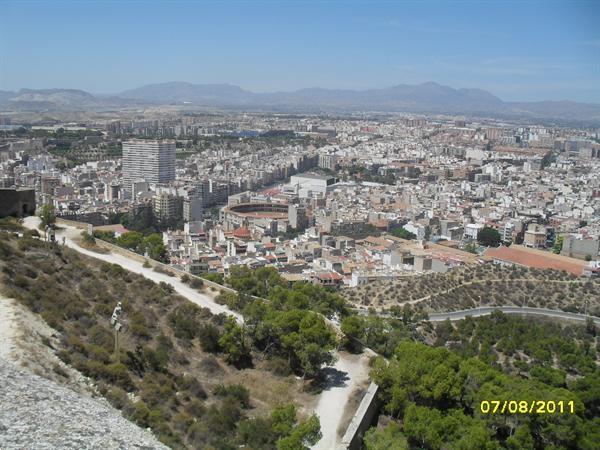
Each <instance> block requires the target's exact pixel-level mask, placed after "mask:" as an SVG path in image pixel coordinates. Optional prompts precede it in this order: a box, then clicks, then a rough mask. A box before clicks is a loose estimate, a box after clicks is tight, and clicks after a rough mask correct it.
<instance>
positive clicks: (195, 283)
mask: <svg viewBox="0 0 600 450" xmlns="http://www.w3.org/2000/svg"><path fill="white" fill-rule="evenodd" d="M190 286H191V287H193V288H194V289H201V288H203V287H204V282H203V281H202V280H201V279H200V278H196V277H194V278H192V279H191V280H190Z"/></svg>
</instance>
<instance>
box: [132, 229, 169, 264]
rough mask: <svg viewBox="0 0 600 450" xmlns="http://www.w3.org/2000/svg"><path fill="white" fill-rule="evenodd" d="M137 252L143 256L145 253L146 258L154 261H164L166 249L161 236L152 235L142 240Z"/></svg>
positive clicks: (157, 234) (158, 234)
mask: <svg viewBox="0 0 600 450" xmlns="http://www.w3.org/2000/svg"><path fill="white" fill-rule="evenodd" d="M138 251H139V252H140V253H144V254H145V253H146V252H147V253H148V256H150V258H152V259H154V260H156V261H164V259H165V256H166V254H167V249H166V248H165V245H164V244H163V239H162V234H160V233H153V234H151V235H150V236H146V237H145V238H143V239H142V241H141V242H140V244H139V249H138Z"/></svg>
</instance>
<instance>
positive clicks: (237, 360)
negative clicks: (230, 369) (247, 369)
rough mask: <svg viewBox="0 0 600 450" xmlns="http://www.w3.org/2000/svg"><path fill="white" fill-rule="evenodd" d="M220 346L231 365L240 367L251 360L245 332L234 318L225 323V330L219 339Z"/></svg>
mask: <svg viewBox="0 0 600 450" xmlns="http://www.w3.org/2000/svg"><path fill="white" fill-rule="evenodd" d="M219 346H220V347H221V349H222V350H223V352H225V354H226V359H227V362H229V363H230V364H233V365H236V366H239V365H241V364H243V363H246V362H248V360H249V359H250V350H249V348H248V345H247V344H246V338H245V336H244V330H243V328H242V327H240V326H239V325H238V324H237V323H236V321H235V319H233V318H232V317H229V318H228V319H227V322H225V330H224V332H223V334H222V335H221V337H220V338H219Z"/></svg>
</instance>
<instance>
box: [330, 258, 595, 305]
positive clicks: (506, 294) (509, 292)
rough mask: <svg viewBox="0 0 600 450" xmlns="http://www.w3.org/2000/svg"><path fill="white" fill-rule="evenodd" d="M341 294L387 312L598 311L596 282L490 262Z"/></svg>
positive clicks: (357, 302)
mask: <svg viewBox="0 0 600 450" xmlns="http://www.w3.org/2000/svg"><path fill="white" fill-rule="evenodd" d="M341 293H342V296H343V297H344V298H345V299H346V300H347V301H348V302H350V303H352V304H353V305H354V306H356V307H358V308H375V309H376V310H387V309H389V308H390V307H392V306H402V305H404V304H406V303H412V304H414V305H415V306H416V307H417V308H418V309H422V310H424V311H426V312H439V311H452V310H459V309H468V308H474V307H477V306H479V304H480V303H481V305H484V306H486V305H489V306H531V307H542V308H549V309H559V310H564V311H570V312H583V310H584V308H585V305H586V303H587V307H588V311H589V312H590V313H591V314H594V315H600V280H598V279H588V278H582V277H579V278H578V277H575V276H573V275H571V274H569V273H567V272H560V271H555V270H539V269H527V268H503V267H500V266H495V265H486V266H480V267H460V268H456V269H453V270H451V271H449V272H447V273H445V274H437V273H432V274H424V275H415V276H414V277H409V278H407V277H405V278H401V279H399V280H393V281H386V282H376V283H371V284H368V285H365V286H360V287H358V288H352V289H345V290H343V291H342V292H341Z"/></svg>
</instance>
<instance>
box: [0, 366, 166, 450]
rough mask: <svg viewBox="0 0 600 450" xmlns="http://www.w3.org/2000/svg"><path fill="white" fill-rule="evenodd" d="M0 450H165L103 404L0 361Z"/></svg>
mask: <svg viewBox="0 0 600 450" xmlns="http://www.w3.org/2000/svg"><path fill="white" fill-rule="evenodd" d="M0 404H1V405H2V407H1V408H0V448H2V449H4V450H8V449H24V448H35V449H58V448H60V449H78V450H79V449H166V448H167V447H165V446H164V445H162V444H161V443H160V442H158V441H157V440H156V438H155V437H154V436H153V435H152V434H151V433H150V432H147V431H145V430H142V429H141V428H138V427H137V426H136V425H135V424H133V423H132V422H129V421H128V420H127V419H125V418H124V417H122V416H121V415H120V413H119V412H118V411H117V410H115V409H114V408H112V407H111V406H110V405H109V404H108V403H107V402H106V401H105V400H103V399H96V398H89V397H85V396H82V395H79V394H77V393H76V392H74V391H72V390H70V389H68V388H66V387H63V386H60V385H58V384H56V383H54V382H52V381H49V380H46V379H44V378H41V377H39V376H37V375H34V374H32V373H30V372H26V371H24V370H22V369H19V368H17V367H16V366H14V365H13V364H11V363H9V362H7V361H6V360H4V359H1V358H0Z"/></svg>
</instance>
